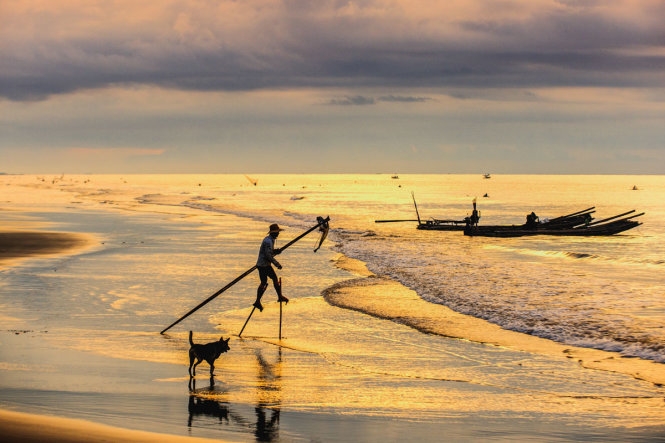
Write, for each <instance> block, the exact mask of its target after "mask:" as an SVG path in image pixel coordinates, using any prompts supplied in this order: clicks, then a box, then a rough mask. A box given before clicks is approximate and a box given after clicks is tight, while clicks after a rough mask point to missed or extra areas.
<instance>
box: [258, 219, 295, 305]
mask: <svg viewBox="0 0 665 443" xmlns="http://www.w3.org/2000/svg"><path fill="white" fill-rule="evenodd" d="M282 230H283V229H282V228H280V227H279V225H277V223H273V224H272V225H270V229H269V232H268V235H267V236H266V237H265V238H264V239H263V241H262V242H261V247H260V248H259V257H258V259H257V261H256V268H257V269H258V270H259V279H260V284H259V287H258V289H257V290H256V301H255V302H254V307H256V308H258V310H259V311H263V305H262V304H261V297H263V293H264V292H266V289H267V288H268V278H270V279H271V280H272V284H273V286H274V287H275V291H276V292H277V301H279V302H286V303H288V302H289V299H288V298H286V297H284V296H283V295H282V286H281V285H280V284H279V280H278V279H277V274H276V273H275V270H274V269H273V267H272V265H275V266H276V267H277V269H282V265H281V264H280V263H279V262H278V261H277V260H276V259H275V255H278V254H279V253H280V252H282V251H281V250H280V249H276V248H275V240H276V239H277V237H278V236H279V233H280V232H281V231H282Z"/></svg>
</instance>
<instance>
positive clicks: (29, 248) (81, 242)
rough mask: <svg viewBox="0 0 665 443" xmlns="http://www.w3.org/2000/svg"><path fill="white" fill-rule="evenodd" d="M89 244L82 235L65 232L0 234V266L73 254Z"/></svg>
mask: <svg viewBox="0 0 665 443" xmlns="http://www.w3.org/2000/svg"><path fill="white" fill-rule="evenodd" d="M90 243H91V238H90V237H88V236H86V235H83V234H73V233H67V232H40V231H5V232H0V264H6V263H8V262H12V261H15V260H17V259H23V258H28V257H34V256H40V255H56V254H63V253H67V252H74V251H77V250H79V249H81V248H84V247H86V246H88V245H90Z"/></svg>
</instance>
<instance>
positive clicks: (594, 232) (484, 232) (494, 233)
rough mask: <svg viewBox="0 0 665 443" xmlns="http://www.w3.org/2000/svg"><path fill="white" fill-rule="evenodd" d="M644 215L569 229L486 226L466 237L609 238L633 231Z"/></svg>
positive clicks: (473, 229)
mask: <svg viewBox="0 0 665 443" xmlns="http://www.w3.org/2000/svg"><path fill="white" fill-rule="evenodd" d="M640 215H643V214H637V215H633V216H631V217H628V218H624V219H621V220H614V221H610V222H606V223H599V224H588V225H587V224H583V225H579V226H574V227H569V228H555V229H548V228H527V227H521V228H520V227H515V228H516V229H487V228H489V227H487V226H485V227H483V228H482V229H478V227H475V226H469V227H467V229H465V230H464V235H468V236H482V237H524V236H532V235H558V236H564V235H565V236H586V237H591V236H608V235H614V234H619V233H621V232H624V231H627V230H629V229H633V228H635V227H637V226H639V225H641V224H642V223H641V222H639V221H637V220H631V219H632V218H634V217H638V216H640Z"/></svg>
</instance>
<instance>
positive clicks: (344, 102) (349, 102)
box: [328, 95, 376, 106]
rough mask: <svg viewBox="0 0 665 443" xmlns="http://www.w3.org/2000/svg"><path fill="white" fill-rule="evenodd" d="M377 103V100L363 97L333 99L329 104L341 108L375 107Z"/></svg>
mask: <svg viewBox="0 0 665 443" xmlns="http://www.w3.org/2000/svg"><path fill="white" fill-rule="evenodd" d="M375 103H376V100H375V99H374V98H373V97H365V96H362V95H354V96H347V97H342V98H333V99H331V100H330V101H329V102H328V104H330V105H341V106H357V105H373V104H375Z"/></svg>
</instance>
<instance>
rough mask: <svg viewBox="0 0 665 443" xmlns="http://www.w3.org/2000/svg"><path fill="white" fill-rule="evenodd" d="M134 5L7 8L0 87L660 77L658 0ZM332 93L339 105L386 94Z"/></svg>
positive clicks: (27, 93)
mask: <svg viewBox="0 0 665 443" xmlns="http://www.w3.org/2000/svg"><path fill="white" fill-rule="evenodd" d="M31 3H39V2H31ZM72 3H76V2H72ZM83 3H85V2H83ZM88 3H90V2H88ZM121 3H122V2H121ZM102 5H103V4H102ZM132 5H133V4H132V3H131V2H127V3H125V4H124V8H125V10H123V11H114V12H113V13H111V11H106V10H104V9H103V7H100V8H99V9H97V10H95V9H93V8H87V9H86V8H83V7H81V8H79V9H74V8H73V7H72V9H71V10H65V9H64V7H62V8H58V7H57V6H51V7H50V8H51V9H50V10H49V15H48V17H47V18H48V20H47V19H46V18H45V16H44V14H43V13H41V14H40V13H38V12H39V11H38V10H37V9H33V10H29V9H26V10H21V11H18V10H17V11H13V10H12V7H11V6H9V7H7V6H5V7H4V12H3V14H1V15H0V16H4V18H0V25H1V26H0V37H1V40H0V60H2V63H1V64H0V96H2V97H5V98H8V99H11V100H40V99H43V98H45V97H48V96H50V95H53V94H63V93H68V92H73V91H77V90H82V89H94V88H105V87H109V86H116V85H121V86H131V85H137V84H138V85H152V86H160V87H166V88H173V89H182V90H201V91H206V90H210V91H217V90H220V91H221V90H226V91H229V90H252V89H262V88H299V87H410V88H413V87H438V86H464V87H484V88H486V87H505V86H522V87H538V86H633V87H639V86H657V87H661V86H664V85H665V79H664V76H663V72H664V71H665V51H664V49H663V48H665V31H664V29H665V28H663V25H662V24H663V23H664V22H665V6H664V3H663V2H657V1H648V0H644V1H636V2H629V4H626V6H623V7H622V6H620V5H618V6H617V5H609V6H607V5H606V2H594V1H583V2H582V1H579V2H575V1H572V0H560V1H558V2H551V3H550V2H526V1H517V0H516V1H507V2H502V4H501V7H502V9H499V5H498V4H497V5H493V4H489V5H488V4H486V3H484V2H482V3H479V2H474V1H470V2H469V5H471V6H474V7H475V8H476V10H473V8H470V9H472V10H470V11H467V10H466V9H463V8H465V7H466V5H465V6H464V7H462V6H460V7H459V8H460V11H455V10H453V9H452V8H453V7H452V6H451V7H449V8H447V9H446V8H444V7H441V6H439V5H438V3H437V2H418V1H414V2H402V3H400V2H382V1H364V2H355V3H354V2H346V1H344V2H341V1H340V2H336V1H324V2H299V1H283V2H275V1H262V0H255V1H247V2H242V3H236V2H225V1H222V2H205V1H204V2H201V3H197V4H191V5H190V4H189V3H180V2H164V3H163V4H162V3H160V4H159V5H155V6H153V7H152V8H147V7H144V8H143V9H137V10H134V9H132V8H134V7H133V6H132ZM534 5H537V6H534ZM121 6H122V5H121ZM428 7H429V8H430V9H431V10H427V9H428ZM490 7H495V8H496V9H495V10H491V9H490ZM136 8H138V6H137V7H136ZM17 9H18V8H17ZM477 10H480V11H483V12H484V13H483V14H478V13H476V11H477ZM525 11H526V12H525ZM107 12H108V17H107V15H106V13H107ZM3 21H4V22H5V23H2V22H3ZM365 99H367V98H366V97H365ZM383 99H385V100H384V101H411V100H409V99H404V98H403V97H402V98H400V97H393V98H392V99H390V98H387V99H386V98H385V97H384V98H383ZM340 100H341V101H340V102H339V103H334V104H372V103H375V102H376V101H377V100H380V99H376V98H372V99H371V101H370V102H369V103H366V102H363V97H346V98H343V99H340Z"/></svg>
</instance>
